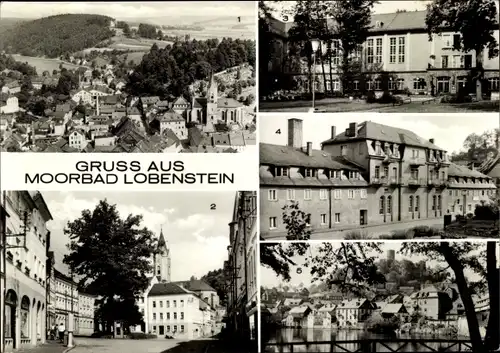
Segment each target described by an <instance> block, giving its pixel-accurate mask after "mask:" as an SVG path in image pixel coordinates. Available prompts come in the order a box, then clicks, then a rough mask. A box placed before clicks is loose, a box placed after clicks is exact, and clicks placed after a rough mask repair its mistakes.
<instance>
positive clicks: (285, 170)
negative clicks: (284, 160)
mask: <svg viewBox="0 0 500 353" xmlns="http://www.w3.org/2000/svg"><path fill="white" fill-rule="evenodd" d="M276 176H284V177H286V176H288V168H285V167H276Z"/></svg>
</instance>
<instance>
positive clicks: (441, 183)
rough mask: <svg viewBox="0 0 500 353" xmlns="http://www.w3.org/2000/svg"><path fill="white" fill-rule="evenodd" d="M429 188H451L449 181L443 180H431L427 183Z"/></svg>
mask: <svg viewBox="0 0 500 353" xmlns="http://www.w3.org/2000/svg"><path fill="white" fill-rule="evenodd" d="M427 186H428V187H429V188H441V189H444V188H447V187H448V186H449V183H448V181H447V180H441V179H429V180H428V181H427Z"/></svg>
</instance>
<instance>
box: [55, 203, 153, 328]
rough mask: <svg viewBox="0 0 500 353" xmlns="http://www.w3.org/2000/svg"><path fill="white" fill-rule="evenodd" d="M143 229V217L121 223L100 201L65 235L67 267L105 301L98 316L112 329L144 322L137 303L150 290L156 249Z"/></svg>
mask: <svg viewBox="0 0 500 353" xmlns="http://www.w3.org/2000/svg"><path fill="white" fill-rule="evenodd" d="M141 223H142V216H141V215H132V214H130V215H128V216H127V217H126V218H122V217H120V214H119V212H118V210H117V208H116V205H111V204H109V203H108V202H107V200H101V201H99V203H98V204H97V206H96V207H95V209H94V210H92V211H91V210H88V209H86V210H83V211H82V212H81V216H80V218H77V219H75V220H73V221H71V222H68V224H67V225H66V227H65V229H64V233H65V234H66V235H68V236H69V238H70V243H69V244H68V248H69V250H70V253H69V255H66V256H65V257H64V260H63V262H64V263H65V264H67V265H68V266H69V267H70V269H71V271H72V272H73V273H74V274H75V275H77V277H78V278H80V280H79V285H80V286H81V287H84V288H85V289H86V290H88V291H89V292H91V293H93V294H95V295H98V296H100V297H101V298H102V300H101V301H100V302H101V306H100V310H99V313H100V317H101V318H103V319H105V324H106V326H107V328H108V329H109V328H110V327H111V325H112V324H113V322H114V321H122V322H125V323H128V324H129V325H133V324H138V323H139V322H140V319H141V317H142V315H141V314H140V313H139V312H138V308H137V306H136V305H135V304H134V300H135V298H137V297H138V296H140V295H142V293H143V292H144V291H145V290H146V289H147V288H148V285H149V278H148V274H149V273H150V272H151V271H152V270H153V268H152V265H151V262H150V259H151V257H152V256H153V255H154V254H155V252H156V251H157V250H156V249H157V247H156V239H155V237H154V236H153V232H151V231H150V230H149V229H147V228H146V227H142V228H141ZM118 308H119V309H120V310H117V309H118ZM138 321H139V322H138Z"/></svg>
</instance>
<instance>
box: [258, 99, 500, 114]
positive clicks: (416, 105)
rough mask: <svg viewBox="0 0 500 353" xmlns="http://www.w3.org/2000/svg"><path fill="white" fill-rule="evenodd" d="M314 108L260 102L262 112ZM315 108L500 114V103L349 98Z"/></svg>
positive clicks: (307, 103)
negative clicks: (397, 102) (396, 102)
mask: <svg viewBox="0 0 500 353" xmlns="http://www.w3.org/2000/svg"><path fill="white" fill-rule="evenodd" d="M311 106H312V102H311V101H289V102H287V101H282V102H260V103H259V111H261V112H307V111H308V110H309V109H310V108H311ZM315 107H316V108H318V109H321V110H325V111H326V112H331V113H334V112H354V111H370V112H384V113H385V112H400V113H464V112H472V111H476V112H498V111H499V110H500V102H499V101H481V102H472V103H461V104H449V103H436V102H431V103H426V104H422V102H411V103H405V104H403V105H392V104H380V103H366V102H364V101H361V100H358V101H350V100H349V99H348V98H325V99H321V100H317V101H316V102H315Z"/></svg>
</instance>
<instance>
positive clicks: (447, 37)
mask: <svg viewBox="0 0 500 353" xmlns="http://www.w3.org/2000/svg"><path fill="white" fill-rule="evenodd" d="M441 38H442V40H443V48H451V47H452V43H453V42H452V40H451V34H442V35H441Z"/></svg>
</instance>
